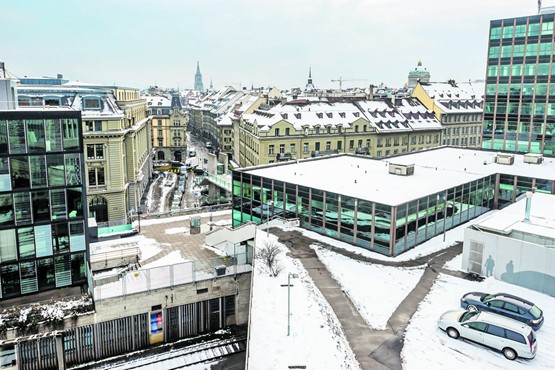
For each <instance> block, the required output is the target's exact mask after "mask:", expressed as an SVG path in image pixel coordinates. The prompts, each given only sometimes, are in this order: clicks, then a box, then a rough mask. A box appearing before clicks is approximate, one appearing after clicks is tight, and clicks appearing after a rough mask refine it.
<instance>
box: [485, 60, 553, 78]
mask: <svg viewBox="0 0 555 370" xmlns="http://www.w3.org/2000/svg"><path fill="white" fill-rule="evenodd" d="M550 68H551V63H538V64H535V63H530V64H513V65H489V66H488V72H487V73H488V77H495V76H499V77H509V76H536V75H538V76H549V74H550V73H549V72H550Z"/></svg>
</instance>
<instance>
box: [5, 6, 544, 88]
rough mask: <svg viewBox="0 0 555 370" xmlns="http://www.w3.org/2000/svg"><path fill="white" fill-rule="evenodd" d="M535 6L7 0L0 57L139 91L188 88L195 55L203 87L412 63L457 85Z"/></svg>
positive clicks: (357, 79)
mask: <svg viewBox="0 0 555 370" xmlns="http://www.w3.org/2000/svg"><path fill="white" fill-rule="evenodd" d="M543 3H544V6H549V5H553V4H551V3H550V2H549V1H544V2H543ZM536 7H537V4H536V2H535V1H526V2H524V1H517V0H508V1H499V0H495V1H487V2H484V1H477V0H469V1H464V2H463V1H456V2H442V1H439V0H425V1H420V2H418V3H414V2H409V1H407V0H403V1H397V2H389V1H383V0H376V1H360V0H329V1H323V2H322V1H315V0H309V1H303V2H302V3H299V2H297V1H292V0H286V1H281V2H278V3H268V4H265V5H264V6H260V5H259V3H258V2H254V1H252V0H240V1H235V2H233V4H231V3H228V2H223V1H211V2H209V3H208V2H201V1H189V2H186V3H185V2H180V1H172V0H167V1H163V2H160V3H156V4H154V3H150V2H146V1H129V0H123V1H118V2H116V3H113V2H107V1H99V2H94V3H80V2H77V3H76V2H69V1H58V2H56V5H55V6H53V5H52V4H51V3H43V2H40V1H35V0H33V1H26V2H16V1H13V0H8V1H7V2H6V3H5V4H4V7H3V15H4V24H5V27H6V29H13V30H17V32H14V33H13V34H12V35H11V36H10V39H9V41H8V42H4V43H3V46H4V47H3V51H4V53H3V55H2V60H3V61H4V62H5V63H6V68H7V70H8V71H9V72H10V73H11V74H13V75H15V76H17V77H24V76H29V77H31V76H32V77H36V76H43V75H48V76H55V75H56V74H57V73H61V74H63V75H64V77H65V78H68V79H70V80H75V79H79V80H80V81H89V82H97V83H100V84H117V85H120V86H131V87H138V88H146V87H148V86H153V85H158V86H163V87H174V88H177V87H180V88H182V89H183V88H192V87H193V83H194V73H195V70H196V62H197V61H199V62H200V68H201V72H202V74H203V80H204V85H205V87H207V86H209V84H210V80H213V81H214V87H215V88H216V89H218V88H221V87H222V86H224V85H233V86H236V87H245V86H246V87H249V88H250V87H251V85H253V86H255V87H260V86H265V87H266V86H277V87H278V88H280V89H288V88H291V87H303V86H304V85H305V83H306V80H307V77H308V70H309V68H310V67H311V68H312V77H313V80H314V84H315V86H316V87H317V88H338V87H339V86H338V85H339V83H338V82H332V81H331V80H332V79H335V80H338V79H340V78H342V79H344V80H351V81H345V83H344V87H354V86H365V85H369V84H374V85H378V84H380V83H384V84H386V85H388V86H392V87H402V86H403V85H404V84H405V83H406V80H407V75H408V72H409V71H410V70H412V69H414V67H415V66H416V64H417V62H418V61H419V60H422V62H423V65H424V66H425V67H426V68H427V69H428V70H429V71H430V72H431V77H432V80H433V81H445V80H447V79H451V78H454V79H455V80H458V81H468V80H469V79H483V78H484V77H485V67H486V51H487V41H488V29H489V22H490V20H493V19H501V18H506V17H514V16H522V15H532V14H535V13H536V12H537V8H536ZM454 15H456V17H454ZM23 19H25V23H24V26H23V27H22V26H21V24H22V20H23ZM38 35H40V38H39V37H38ZM43 40H61V41H60V42H59V44H60V45H61V47H54V46H53V45H54V44H53V43H51V42H45V41H43ZM38 55H40V57H37V56H38Z"/></svg>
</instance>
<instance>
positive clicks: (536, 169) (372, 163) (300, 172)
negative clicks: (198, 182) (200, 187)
mask: <svg viewBox="0 0 555 370" xmlns="http://www.w3.org/2000/svg"><path fill="white" fill-rule="evenodd" d="M495 155H496V153H494V152H486V151H481V150H470V149H460V148H448V147H443V148H438V149H433V150H427V151H420V152H416V153H412V154H407V155H402V156H398V157H392V158H384V159H381V160H377V159H372V158H368V157H362V156H352V155H337V156H331V157H326V158H318V159H309V160H299V161H289V162H285V163H283V164H278V165H267V166H263V167H262V166H257V167H250V168H245V169H243V170H242V172H247V173H250V174H253V175H257V176H262V177H266V178H272V179H275V180H279V181H284V182H288V183H293V184H298V185H302V186H307V187H311V188H316V189H321V190H325V191H330V192H334V193H337V194H343V195H347V196H352V197H356V198H359V199H366V200H369V201H373V202H378V203H382V204H388V205H398V204H403V203H406V202H409V201H411V200H415V199H418V198H421V197H424V196H426V195H429V194H432V193H437V192H440V191H444V190H446V189H449V188H452V187H455V186H458V185H461V184H464V183H467V182H470V181H473V180H477V179H480V178H483V177H485V176H488V175H492V174H496V173H505V174H511V175H518V176H525V177H535V178H540V179H546V180H555V158H544V162H543V163H542V164H540V165H537V164H526V163H524V162H523V157H524V156H523V155H515V163H514V164H513V165H511V166H508V165H502V164H496V163H494V157H495ZM389 162H392V163H396V164H405V165H409V164H414V175H411V176H399V175H393V174H389ZM484 163H486V164H484Z"/></svg>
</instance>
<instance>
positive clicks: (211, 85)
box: [210, 78, 214, 91]
mask: <svg viewBox="0 0 555 370" xmlns="http://www.w3.org/2000/svg"><path fill="white" fill-rule="evenodd" d="M210 91H214V85H213V84H212V78H211V79H210Z"/></svg>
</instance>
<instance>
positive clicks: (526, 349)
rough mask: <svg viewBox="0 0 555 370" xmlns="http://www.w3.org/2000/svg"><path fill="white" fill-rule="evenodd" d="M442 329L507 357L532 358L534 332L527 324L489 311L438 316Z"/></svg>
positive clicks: (533, 352) (534, 352) (450, 313)
mask: <svg viewBox="0 0 555 370" xmlns="http://www.w3.org/2000/svg"><path fill="white" fill-rule="evenodd" d="M437 325H438V327H439V328H440V329H441V330H444V331H445V332H447V335H449V336H450V337H451V338H454V339H457V338H459V337H460V338H464V339H466V340H469V341H472V342H475V343H478V344H481V345H483V346H486V347H489V348H492V349H495V350H497V351H500V352H502V353H503V355H504V356H505V357H506V358H507V359H509V360H514V359H515V358H517V357H522V358H528V359H531V358H534V357H536V351H537V349H538V344H537V342H536V333H535V332H534V330H532V328H531V327H529V326H528V325H526V324H523V323H521V322H520V321H516V320H513V319H509V318H508V317H504V316H501V315H497V314H494V313H489V312H479V311H464V310H453V311H447V312H445V313H444V314H443V315H441V317H440V319H439V321H438V323H437Z"/></svg>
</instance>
